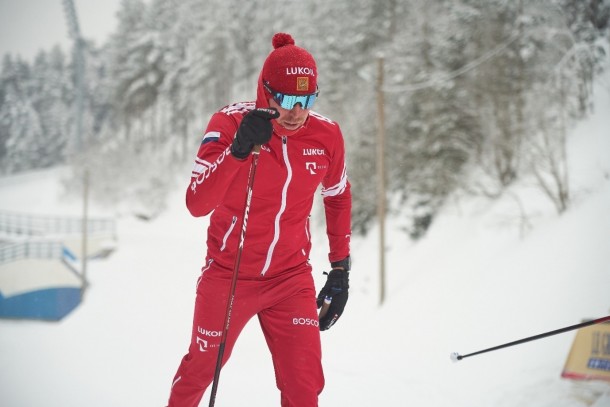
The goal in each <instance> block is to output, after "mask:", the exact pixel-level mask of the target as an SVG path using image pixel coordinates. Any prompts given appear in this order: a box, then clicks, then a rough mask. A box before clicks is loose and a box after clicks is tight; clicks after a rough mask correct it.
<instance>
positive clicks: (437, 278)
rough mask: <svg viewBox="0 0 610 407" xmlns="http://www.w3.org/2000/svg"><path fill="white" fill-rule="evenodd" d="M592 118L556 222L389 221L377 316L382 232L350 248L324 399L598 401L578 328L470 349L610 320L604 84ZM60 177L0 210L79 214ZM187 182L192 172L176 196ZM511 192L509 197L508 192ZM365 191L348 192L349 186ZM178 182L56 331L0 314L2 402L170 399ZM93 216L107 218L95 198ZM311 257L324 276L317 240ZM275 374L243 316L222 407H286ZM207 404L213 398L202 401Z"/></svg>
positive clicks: (182, 312)
mask: <svg viewBox="0 0 610 407" xmlns="http://www.w3.org/2000/svg"><path fill="white" fill-rule="evenodd" d="M596 92H597V93H596V111H595V113H594V114H593V115H592V116H591V117H590V118H589V119H588V120H587V121H585V122H583V123H581V124H580V125H578V126H577V128H575V129H574V131H573V133H572V135H571V137H570V145H569V160H570V169H571V174H572V177H571V187H572V191H573V192H574V197H575V199H574V204H573V206H572V207H571V208H570V210H569V211H568V212H567V213H565V214H564V215H563V216H561V217H558V216H557V215H555V213H554V211H553V209H552V207H551V206H550V204H549V203H548V202H546V201H545V200H544V198H541V197H538V198H534V197H533V196H532V195H528V196H526V197H524V198H523V203H524V206H525V208H526V211H528V215H529V221H530V223H531V226H532V228H530V229H528V230H527V231H526V233H524V234H522V233H521V226H522V225H523V223H522V219H521V218H520V212H519V208H518V206H517V205H516V203H515V201H514V200H512V199H511V198H510V197H508V196H507V197H506V198H504V199H501V200H499V201H493V202H490V201H487V200H483V199H476V198H472V197H471V198H466V197H462V198H460V199H457V198H456V199H455V200H454V201H452V202H450V203H448V204H447V206H446V208H444V210H443V212H442V215H441V216H439V217H438V218H437V219H436V221H435V223H434V224H433V226H432V228H431V230H430V232H429V234H428V235H427V236H426V237H425V238H424V239H422V240H421V241H419V242H417V243H413V242H410V241H408V239H406V237H405V235H404V233H402V232H401V231H400V227H399V225H398V224H397V222H388V231H387V233H388V235H387V246H388V247H387V260H386V264H387V274H388V277H387V278H388V282H387V299H386V301H385V303H384V304H383V305H382V306H379V295H378V292H379V288H378V287H379V286H378V257H377V256H378V250H377V231H376V230H373V231H371V233H370V235H369V236H367V237H364V238H362V237H354V238H353V240H352V252H353V263H354V267H353V271H352V273H351V287H352V289H351V293H350V300H349V303H348V305H347V308H346V311H345V314H344V316H343V317H342V318H341V320H340V322H339V323H338V324H337V325H336V326H335V327H333V328H332V329H331V330H330V331H327V332H323V333H322V336H323V347H324V348H323V351H324V365H325V373H326V379H327V384H326V389H325V391H324V392H323V393H322V395H321V398H320V405H321V406H340V407H343V406H350V407H358V406H367V407H370V406H434V407H437V406H438V407H441V406H442V407H447V406H452V407H492V406H493V407H523V406H532V407H585V406H592V405H594V406H595V407H608V406H610V383H607V382H572V381H568V380H565V379H562V378H561V377H560V374H561V371H562V368H563V365H564V363H565V360H566V357H567V355H568V352H569V350H570V346H571V344H572V341H573V339H574V335H575V333H574V332H569V333H565V334H561V335H556V336H552V337H549V338H545V339H541V340H538V341H535V342H529V343H527V344H523V345H519V346H515V347H510V348H506V349H503V350H499V351H496V352H490V353H486V354H483V355H479V356H476V357H472V358H467V359H465V360H462V361H460V362H458V363H452V362H451V361H450V359H449V354H450V352H454V351H456V352H460V353H461V354H467V353H470V352H473V351H477V350H480V349H485V348H488V347H491V346H495V345H499V344H502V343H506V342H510V341H513V340H516V339H520V338H524V337H528V336H532V335H535V334H539V333H542V332H546V331H550V330H554V329H557V328H561V327H564V326H568V325H572V324H575V323H578V322H580V321H581V320H582V319H583V318H596V317H601V316H605V315H608V314H610V250H608V249H609V248H610V117H609V116H608V112H610V77H609V76H608V75H606V76H605V79H604V81H602V82H600V83H598V85H597V87H596ZM61 174H62V170H61V169H54V170H48V171H39V172H34V173H29V174H22V175H17V176H14V177H7V178H4V179H0V197H1V199H0V210H12V211H19V212H31V213H37V214H40V213H51V214H62V215H65V214H73V215H75V216H78V215H79V214H80V206H79V203H78V202H76V201H66V200H65V199H63V198H61V195H62V194H61V186H60V182H59V179H60V178H61ZM187 178H188V174H185V186H186V181H187ZM516 192H519V191H516ZM355 193H358V191H355ZM183 195H184V194H183V188H182V187H180V188H177V190H176V191H175V193H173V194H172V198H171V201H170V204H169V209H168V210H167V211H166V212H165V213H163V214H162V216H160V217H159V218H158V219H156V220H154V221H152V222H144V221H140V220H137V219H135V218H131V217H122V218H119V220H118V236H119V241H118V249H117V251H116V252H115V253H114V254H113V255H112V256H111V257H110V258H108V259H106V260H100V261H97V262H92V263H91V264H90V266H89V272H88V275H89V279H90V284H91V285H90V288H89V290H88V291H87V293H86V297H85V300H84V302H83V303H82V305H81V306H80V307H78V308H77V309H76V310H75V311H74V312H73V313H71V314H70V315H68V316H67V317H66V318H65V319H64V320H63V321H61V322H59V323H45V322H37V321H11V320H8V321H7V320H3V321H0V405H2V406H6V407H33V406H41V407H42V406H44V407H55V406H57V407H60V406H61V407H81V406H87V407H97V406H99V407H140V406H142V407H144V406H163V405H164V403H165V402H166V399H167V396H168V392H169V387H170V384H171V380H172V377H173V375H174V373H175V369H176V368H177V366H178V363H179V360H180V358H181V357H182V355H183V354H184V353H185V352H186V349H187V346H188V339H189V332H190V324H191V313H192V307H193V301H194V285H195V281H196V279H197V277H198V275H199V269H200V265H201V263H202V259H203V257H204V254H205V247H204V238H205V229H206V225H207V219H195V218H191V217H190V215H188V213H187V211H186V209H185V208H184V203H183ZM92 211H93V212H94V213H95V212H96V211H98V212H100V213H101V212H103V210H102V209H100V208H95V205H93V208H92ZM314 239H315V242H316V245H315V246H314V254H313V257H312V262H313V264H314V267H315V269H316V283H317V284H318V287H320V286H321V285H322V284H323V277H322V275H321V273H322V271H323V270H325V268H326V267H327V265H326V261H325V259H326V239H325V236H324V234H323V233H322V229H320V230H319V231H318V232H317V233H316V234H314ZM274 383H275V382H274V378H273V368H272V365H271V361H270V357H269V353H268V351H267V349H266V345H265V343H264V340H263V337H262V334H261V332H260V331H259V329H258V326H257V323H256V321H252V322H251V323H250V325H248V327H247V328H246V330H245V331H244V333H243V335H242V337H241V338H240V340H239V341H238V344H237V346H236V349H235V351H234V353H233V357H232V359H231V361H230V362H229V363H228V365H227V366H226V368H225V369H224V370H223V371H222V375H221V380H220V387H219V393H218V397H217V405H220V406H273V405H279V394H278V391H277V390H276V388H275V384H274ZM201 405H207V397H206V398H204V401H203V402H202V404H201Z"/></svg>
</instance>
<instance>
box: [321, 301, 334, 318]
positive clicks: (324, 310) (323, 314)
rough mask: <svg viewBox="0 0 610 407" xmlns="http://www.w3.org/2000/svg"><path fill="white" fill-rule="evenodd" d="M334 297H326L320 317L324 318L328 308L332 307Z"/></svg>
mask: <svg viewBox="0 0 610 407" xmlns="http://www.w3.org/2000/svg"><path fill="white" fill-rule="evenodd" d="M332 300H333V299H332V298H331V297H325V298H324V302H323V303H322V308H320V314H319V315H318V318H319V319H322V318H324V316H325V315H326V313H327V312H328V309H329V308H330V303H331V301H332Z"/></svg>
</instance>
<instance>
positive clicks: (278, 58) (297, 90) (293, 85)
mask: <svg viewBox="0 0 610 407" xmlns="http://www.w3.org/2000/svg"><path fill="white" fill-rule="evenodd" d="M271 43H272V44H273V48H274V49H273V51H271V53H270V54H269V56H268V57H267V59H266V60H265V63H264V64H263V70H262V72H261V76H262V80H263V82H267V83H268V84H269V87H270V88H271V89H273V90H275V91H278V92H282V93H284V94H287V95H308V94H311V93H315V92H316V87H317V76H318V69H317V67H316V61H315V60H314V59H313V57H312V56H311V54H310V53H309V52H307V51H306V50H305V49H303V48H300V47H297V46H296V45H294V39H292V36H291V35H290V34H286V33H277V34H275V35H274V36H273V39H272V41H271Z"/></svg>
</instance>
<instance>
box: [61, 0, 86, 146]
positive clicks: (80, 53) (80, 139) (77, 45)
mask: <svg viewBox="0 0 610 407" xmlns="http://www.w3.org/2000/svg"><path fill="white" fill-rule="evenodd" d="M63 6H64V11H65V13H66V20H67V23H68V34H69V35H70V38H72V39H73V40H74V48H73V51H72V52H73V60H74V75H75V91H76V95H75V100H74V118H75V126H74V139H73V140H74V146H75V152H77V153H78V152H82V151H83V150H84V148H85V142H84V141H85V140H84V135H83V111H84V95H85V89H84V85H85V81H84V76H85V52H84V48H85V43H84V40H83V37H82V35H81V33H80V28H79V26H78V18H77V17H76V9H75V7H74V2H73V1H72V0H63Z"/></svg>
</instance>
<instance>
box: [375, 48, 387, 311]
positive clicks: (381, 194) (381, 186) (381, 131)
mask: <svg viewBox="0 0 610 407" xmlns="http://www.w3.org/2000/svg"><path fill="white" fill-rule="evenodd" d="M377 68H378V70H377V114H378V119H377V120H378V128H377V218H378V220H379V305H382V304H383V302H384V301H385V215H386V214H385V209H386V177H385V172H386V171H385V112H384V98H383V57H380V58H379V61H378V65H377Z"/></svg>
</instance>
